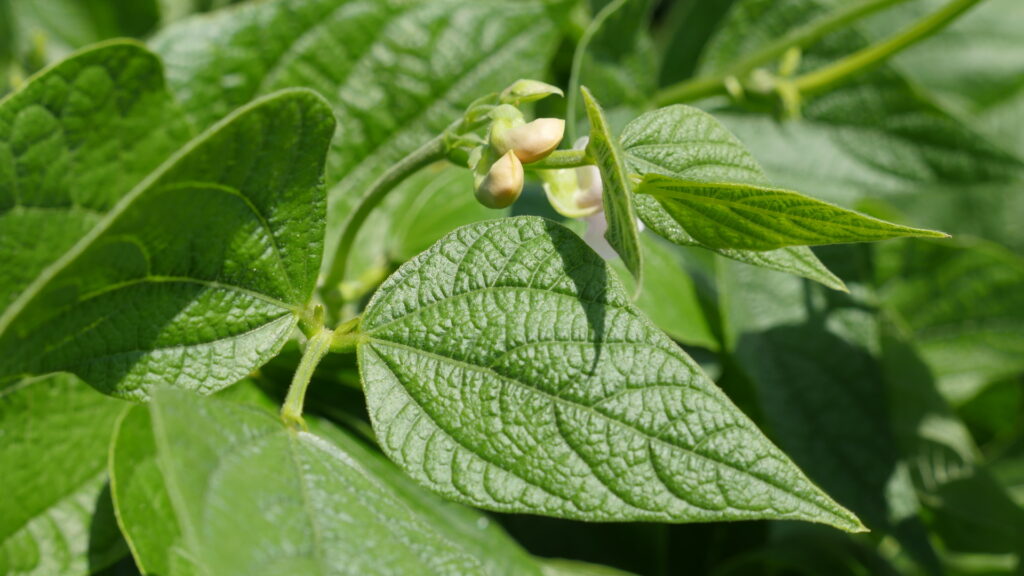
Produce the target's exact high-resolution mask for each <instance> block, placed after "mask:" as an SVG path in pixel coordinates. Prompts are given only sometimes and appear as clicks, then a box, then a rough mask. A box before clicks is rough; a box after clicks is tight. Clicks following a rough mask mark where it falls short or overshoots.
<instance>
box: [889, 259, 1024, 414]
mask: <svg viewBox="0 0 1024 576" xmlns="http://www.w3.org/2000/svg"><path fill="white" fill-rule="evenodd" d="M882 258H883V259H882V263H881V264H880V266H881V267H882V270H883V271H882V274H883V276H884V278H885V279H886V280H887V281H886V282H885V284H884V285H883V288H882V290H883V295H884V302H885V305H886V307H887V308H888V309H889V310H890V311H891V312H892V313H893V314H894V315H895V317H896V318H897V319H899V321H900V322H901V323H902V324H903V325H904V326H905V328H906V330H907V331H908V332H909V334H910V335H911V336H912V338H913V340H914V342H915V345H916V347H917V348H918V350H920V353H921V355H922V357H923V359H924V361H925V362H926V363H927V364H928V366H929V367H930V369H931V371H932V373H933V374H934V376H935V378H936V379H937V381H938V384H939V386H940V388H941V389H942V391H943V392H944V393H945V394H946V395H947V397H948V398H949V399H950V400H951V401H954V402H958V403H959V402H961V401H963V400H965V399H967V398H969V397H971V396H972V395H974V394H975V393H977V391H978V390H979V388H980V387H982V386H984V385H986V384H988V383H990V382H993V381H995V380H998V379H1000V378H1005V377H1009V376H1015V375H1017V374H1020V373H1022V372H1024V260H1022V259H1021V258H1020V257H1019V256H1018V255H1016V254H1013V253H1010V252H1008V251H1006V250H1005V249H1003V248H1001V247H999V246H997V245H995V244H991V243H987V242H983V241H980V240H969V239H963V240H958V241H957V242H955V243H945V242H943V243H938V242H907V243H902V244H894V245H891V246H887V247H885V249H884V250H883V251H882Z"/></svg>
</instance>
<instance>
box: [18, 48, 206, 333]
mask: <svg viewBox="0 0 1024 576" xmlns="http://www.w3.org/2000/svg"><path fill="white" fill-rule="evenodd" d="M190 136H191V134H190V131H189V128H188V126H187V124H186V123H185V122H184V120H183V118H182V117H181V113H180V112H179V111H178V110H177V108H176V107H175V106H174V104H173V102H172V100H171V97H170V95H169V94H168V93H167V90H166V88H165V86H164V79H163V76H162V73H161V68H160V62H159V61H158V60H157V59H156V57H155V56H153V55H152V54H150V53H149V52H147V51H146V50H145V49H143V48H142V47H141V46H139V45H137V44H133V43H125V42H117V43H111V44H104V45H100V46H97V47H95V48H90V49H88V50H85V51H84V52H82V53H80V54H78V55H77V56H75V57H73V58H70V59H68V60H65V61H63V62H61V63H60V64H58V65H56V66H54V67H53V68H50V69H49V70H47V71H46V72H44V73H43V74H41V75H40V76H38V77H36V78H35V79H33V80H32V81H30V82H29V83H28V84H26V85H25V87H24V88H22V89H21V90H20V91H18V92H16V93H14V94H12V95H10V96H8V97H7V98H4V99H3V100H0V230H3V233H2V234H0V261H2V262H4V265H3V266H0V308H7V307H8V306H10V305H11V303H12V302H13V301H14V300H15V299H17V298H18V296H19V295H20V294H21V293H22V291H24V290H25V288H26V287H28V285H29V284H31V283H32V282H33V280H35V279H36V278H37V277H38V276H39V275H40V274H42V273H43V271H44V270H45V269H46V267H47V266H50V265H51V264H53V263H54V262H55V261H56V260H57V259H58V258H60V257H61V255H63V254H64V253H65V252H67V251H68V250H69V249H70V248H71V247H72V246H73V245H74V244H75V243H76V242H78V241H79V240H81V238H82V237H83V236H84V235H85V234H86V233H87V232H88V231H89V230H90V229H92V227H93V226H95V225H96V223H97V222H98V221H99V220H100V219H101V218H102V217H103V215H104V214H106V213H107V212H108V211H110V210H111V209H112V208H113V207H114V205H115V204H117V202H118V200H120V199H121V198H122V197H123V196H124V195H125V194H127V193H128V191H129V190H131V188H132V187H133V186H135V185H136V184H138V182H139V181H140V180H142V178H144V177H145V176H146V174H148V173H149V172H151V171H152V170H153V169H155V168H156V167H157V166H159V165H160V163H161V162H163V161H164V160H166V159H167V157H168V156H169V155H170V154H171V153H173V152H174V151H175V150H176V149H178V147H180V146H181V145H182V144H184V143H185V142H186V141H187V140H188V139H189V138H190ZM40 238H45V239H46V241H45V242H40ZM10 314H11V311H10V310H7V311H5V312H3V313H2V314H0V332H2V331H3V327H4V326H5V325H6V324H7V323H8V322H9V321H10V318H9V315H10Z"/></svg>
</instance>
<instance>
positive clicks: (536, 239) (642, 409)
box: [358, 217, 861, 531]
mask: <svg viewBox="0 0 1024 576" xmlns="http://www.w3.org/2000/svg"><path fill="white" fill-rule="evenodd" d="M612 274H613V273H612V271H611V270H610V269H609V268H608V266H607V265H606V264H605V262H604V261H603V260H602V259H601V257H600V256H598V255H597V254H596V253H594V252H593V251H592V250H590V249H589V248H588V247H587V246H586V244H584V243H583V241H582V240H580V239H579V237H577V236H576V235H575V234H573V233H572V232H571V231H569V230H568V229H565V228H563V227H561V226H559V225H557V224H555V223H553V222H550V221H547V220H543V219H539V218H535V217H517V218H506V219H502V220H496V221H491V222H485V223H481V224H474V225H470V226H466V227H463V228H460V229H459V230H456V231H455V232H453V233H452V234H449V235H448V236H447V237H445V238H444V239H442V240H441V241H439V242H438V243H437V244H435V245H434V247H432V248H431V249H430V250H428V251H427V252H424V253H423V254H421V255H420V256H418V257H417V258H415V259H413V260H412V261H410V262H408V263H406V264H405V265H404V266H402V267H401V268H400V269H399V270H398V271H397V272H396V273H395V274H394V275H393V276H392V277H391V278H389V279H388V281H387V282H385V284H384V285H383V286H382V287H381V288H380V290H378V292H377V294H376V295H375V296H374V299H373V300H372V301H371V302H370V304H369V306H368V307H367V309H366V311H365V313H364V314H363V319H362V324H361V330H362V331H363V334H362V340H361V342H360V344H359V346H358V355H359V364H360V372H361V374H362V377H363V382H364V388H365V390H366V395H367V404H368V407H369V411H370V416H371V419H372V421H373V425H374V430H375V431H376V433H377V437H378V438H379V439H380V443H381V446H382V448H383V449H384V452H385V453H386V454H387V455H388V456H389V457H390V458H391V459H392V460H394V461H396V462H397V463H398V464H399V465H400V466H401V467H402V468H403V469H404V470H405V471H406V472H407V473H409V474H410V475H412V476H413V477H414V478H415V479H416V480H418V481H419V482H421V483H423V484H425V485H427V486H429V487H431V488H433V489H434V490H436V491H438V492H440V493H442V494H443V495H445V496H447V497H449V498H452V499H454V500H457V501H460V502H465V503H468V504H471V505H474V506H479V507H483V508H488V509H493V510H501V511H508V512H523V513H533V514H543V515H549V516H558V517H566V518H576V519H583V520H591V521H624V520H656V521H664V522H696V521H709V520H725V519H730V520H739V519H752V518H788V519H801V520H808V521H814V522H821V523H825V524H830V525H833V526H836V527H839V528H842V529H845V530H850V531H857V530H860V529H861V526H860V523H859V522H858V521H857V519H856V517H854V516H853V515H852V514H850V513H849V512H847V511H846V510H844V509H843V508H842V507H840V506H838V505H837V504H835V503H834V502H832V501H831V500H830V499H829V498H828V497H827V496H825V495H824V494H823V493H822V492H820V491H819V490H818V489H817V488H816V487H814V485H813V484H811V483H810V482H808V481H807V479H806V478H805V477H804V476H803V474H802V473H801V472H800V471H799V470H798V469H797V468H796V467H795V466H793V464H792V463H791V462H790V461H789V460H788V458H787V457H786V456H785V455H784V454H783V453H782V452H781V451H779V450H778V449H777V448H775V447H774V446H772V444H771V443H770V442H768V441H767V440H766V439H765V438H764V436H763V435H762V434H761V433H760V432H759V431H758V430H757V428H756V427H755V426H754V424H753V423H752V422H751V421H750V420H749V419H748V418H747V417H746V416H745V415H744V414H743V413H742V412H741V411H740V410H738V409H737V408H736V407H735V406H733V405H732V403H731V402H730V401H729V399H728V398H727V397H726V396H725V395H724V394H723V393H722V392H721V391H720V390H718V389H717V388H716V387H715V386H714V385H713V384H712V383H711V382H710V381H709V380H708V379H707V377H706V376H704V375H703V373H702V372H701V371H700V369H699V368H698V367H697V365H696V364H695V363H694V362H693V361H692V360H691V359H690V358H689V357H687V356H686V355H685V354H684V353H683V352H682V350H680V349H679V348H678V347H677V346H676V345H675V344H674V343H672V341H671V340H670V339H669V338H668V337H666V336H665V335H664V334H662V333H661V332H660V331H658V330H657V329H656V328H654V326H653V325H652V324H651V323H650V321H649V320H647V319H646V318H645V317H644V316H643V315H642V314H641V313H640V312H639V311H638V310H637V309H636V308H635V307H634V306H633V305H632V304H631V303H630V301H629V298H628V296H627V295H626V293H625V291H624V290H623V288H622V286H621V284H619V282H618V281H617V280H615V279H614V278H612ZM737 446H742V449H740V450H737Z"/></svg>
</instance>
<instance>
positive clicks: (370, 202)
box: [322, 132, 447, 313]
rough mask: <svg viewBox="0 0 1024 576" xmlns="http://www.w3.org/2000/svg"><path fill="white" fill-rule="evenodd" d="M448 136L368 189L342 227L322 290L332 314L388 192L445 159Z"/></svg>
mask: <svg viewBox="0 0 1024 576" xmlns="http://www.w3.org/2000/svg"><path fill="white" fill-rule="evenodd" d="M446 133H447V132H444V133H441V134H439V135H437V136H436V137H434V138H432V139H431V140H429V141H428V142H426V143H425V144H423V145H422V146H420V147H419V148H417V149H416V150H414V151H412V152H411V153H410V154H409V155H408V156H406V157H405V158H402V159H401V160H400V161H399V162H398V163H397V164H395V165H394V166H392V167H391V168H389V169H388V170H387V171H386V172H384V173H383V174H381V175H380V177H378V178H377V179H376V180H375V181H374V182H373V183H372V184H371V185H370V187H369V188H367V190H366V192H365V193H364V194H363V196H362V198H360V199H359V202H358V203H357V204H356V206H355V208H354V209H353V210H352V212H351V213H350V214H349V216H348V218H347V219H346V220H345V222H344V224H342V227H341V237H340V238H339V240H338V245H337V248H336V249H335V252H334V260H333V262H332V263H331V268H330V271H329V272H328V273H327V278H326V280H325V283H324V286H323V288H322V290H323V299H324V303H325V304H327V309H328V310H330V311H332V313H335V312H336V311H337V310H338V309H339V308H340V307H341V304H342V296H341V283H342V282H343V281H344V280H345V272H346V270H347V269H348V259H349V256H350V255H351V252H352V248H353V245H354V244H355V240H356V236H357V235H358V234H359V230H360V229H361V228H362V226H363V224H364V223H365V222H366V219H367V217H369V216H370V214H371V213H372V212H373V210H374V209H375V208H376V207H377V206H379V205H380V203H381V202H383V201H384V198H386V197H387V195H388V193H389V192H391V190H393V189H394V188H395V187H396V186H398V185H399V184H401V183H402V181H404V180H405V179H406V178H408V177H409V176H412V175H413V174H415V173H416V172H418V171H419V170H420V169H421V168H423V167H424V166H427V165H429V164H432V163H434V162H437V161H439V160H443V159H444V157H445V150H446V148H447V146H446V143H445V136H446Z"/></svg>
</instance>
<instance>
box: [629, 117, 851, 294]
mask: <svg viewBox="0 0 1024 576" xmlns="http://www.w3.org/2000/svg"><path fill="white" fill-rule="evenodd" d="M621 142H622V149H623V153H624V154H625V157H626V166H627V167H628V168H629V170H630V172H632V173H634V174H638V175H646V174H661V175H664V176H670V177H674V178H679V179H681V180H693V181H703V182H736V183H745V184H752V185H759V186H764V185H767V184H768V178H767V177H766V176H765V175H764V172H763V171H762V170H761V167H760V166H759V165H758V163H757V161H756V160H754V157H753V156H752V155H751V154H750V153H749V152H748V151H747V149H746V148H745V147H744V146H743V144H742V143H741V142H740V141H739V140H737V139H736V137H735V136H733V135H732V134H730V133H729V131H728V130H726V129H725V127H723V126H722V125H721V124H720V123H719V122H718V121H717V120H715V119H714V118H712V117H711V116H710V115H709V114H707V113H705V112H702V111H700V110H698V109H697V108H692V107H689V106H681V105H679V106H668V107H665V108H660V109H658V110H654V111H652V112H648V113H646V114H644V115H642V116H640V117H639V118H637V119H635V120H633V121H632V122H630V123H629V125H627V126H626V128H625V129H624V130H623V131H622V138H621ZM635 202H636V208H637V213H638V214H639V215H640V218H642V219H643V221H644V224H646V225H647V226H648V227H650V228H651V229H652V230H654V231H655V232H657V233H658V234H660V235H661V236H663V237H665V238H667V239H669V240H670V241H672V242H674V243H676V244H680V245H683V246H702V244H701V243H700V242H698V241H697V240H696V239H695V238H693V236H691V235H690V234H689V232H687V231H686V230H684V229H683V228H682V227H681V226H680V225H679V223H678V222H676V221H675V219H674V218H672V216H671V215H670V214H668V213H667V212H666V211H665V210H664V209H663V208H662V207H661V205H660V204H658V202H657V201H656V200H655V199H654V198H651V197H648V196H644V195H639V196H637V197H636V199H635ZM714 251H715V252H717V253H719V254H721V255H722V256H725V257H727V258H732V259H734V260H739V261H740V262H746V263H748V264H753V265H755V266H761V267H764V268H769V269H772V270H779V271H782V272H787V273H790V274H796V275H798V276H802V277H804V278H809V279H811V280H814V281H815V282H820V283H822V284H824V285H826V286H828V287H830V288H834V289H836V290H845V289H846V288H845V286H844V285H843V283H842V281H841V280H839V278H836V276H835V275H834V274H832V273H831V272H829V271H828V269H827V268H825V266H824V265H823V264H822V263H821V262H820V261H818V258H817V257H816V256H815V255H814V253H813V252H811V251H810V249H808V248H806V247H791V248H782V249H780V250H771V251H766V252H755V251H749V250H734V249H714Z"/></svg>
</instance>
